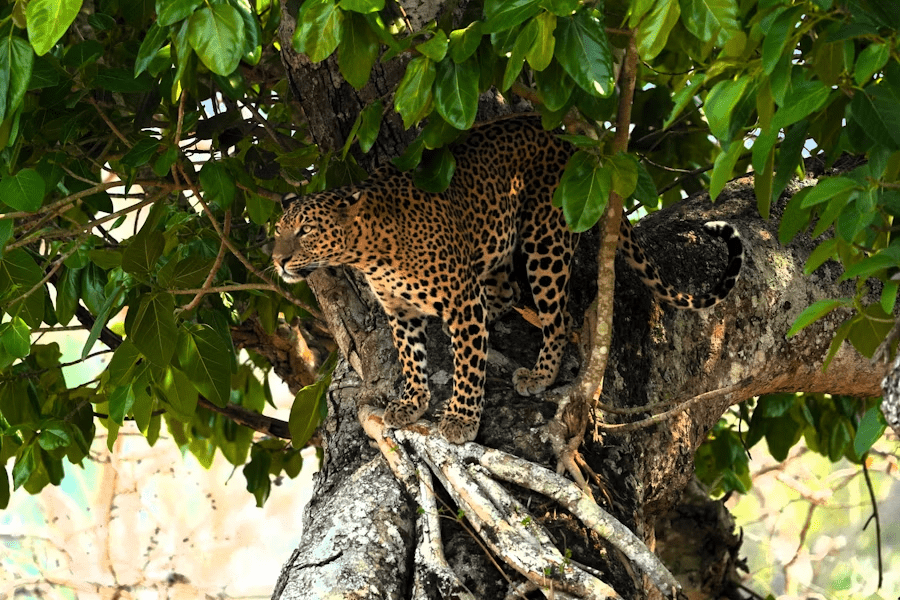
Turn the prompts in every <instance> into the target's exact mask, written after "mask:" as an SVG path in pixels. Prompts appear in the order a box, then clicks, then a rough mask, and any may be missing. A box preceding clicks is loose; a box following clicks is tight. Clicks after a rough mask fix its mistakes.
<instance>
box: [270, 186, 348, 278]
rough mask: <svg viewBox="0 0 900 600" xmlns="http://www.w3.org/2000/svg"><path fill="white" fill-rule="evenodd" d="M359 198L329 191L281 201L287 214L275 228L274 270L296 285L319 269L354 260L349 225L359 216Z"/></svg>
mask: <svg viewBox="0 0 900 600" xmlns="http://www.w3.org/2000/svg"><path fill="white" fill-rule="evenodd" d="M358 197H359V196H358V194H356V195H355V196H349V197H344V196H343V195H341V194H339V193H338V192H335V191H329V192H320V193H317V194H313V195H310V196H305V197H302V198H301V197H298V196H297V195H296V194H286V195H285V196H284V198H282V200H281V202H282V206H283V207H284V215H283V216H282V217H281V219H280V220H279V221H278V225H277V226H276V230H275V248H274V249H273V250H272V262H273V263H274V264H275V271H276V272H277V273H278V275H279V276H280V277H281V278H282V279H284V280H285V281H287V282H288V283H296V282H297V281H300V280H301V279H303V278H304V277H306V276H307V275H309V274H310V273H312V272H313V271H314V270H316V269H317V268H319V267H333V266H338V265H342V264H347V263H348V262H349V261H350V260H351V258H352V254H351V251H350V247H349V244H348V233H347V226H348V225H349V223H351V222H352V221H353V220H354V218H355V216H356V215H355V213H356V210H357V208H358V204H359V203H358V202H356V201H357V200H358Z"/></svg>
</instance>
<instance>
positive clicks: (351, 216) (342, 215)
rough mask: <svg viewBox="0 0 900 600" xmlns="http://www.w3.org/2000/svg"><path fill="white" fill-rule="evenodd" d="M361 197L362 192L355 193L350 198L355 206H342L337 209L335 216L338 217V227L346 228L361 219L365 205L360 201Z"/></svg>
mask: <svg viewBox="0 0 900 600" xmlns="http://www.w3.org/2000/svg"><path fill="white" fill-rule="evenodd" d="M361 195H362V192H359V191H357V192H354V193H353V194H351V195H350V198H352V199H353V204H350V205H349V206H342V207H340V208H338V209H337V211H336V215H335V216H336V217H337V223H338V225H340V226H341V227H346V226H347V225H349V224H350V223H352V222H353V221H355V220H356V219H358V218H359V213H360V211H361V209H362V205H363V203H362V202H361V201H360V197H361Z"/></svg>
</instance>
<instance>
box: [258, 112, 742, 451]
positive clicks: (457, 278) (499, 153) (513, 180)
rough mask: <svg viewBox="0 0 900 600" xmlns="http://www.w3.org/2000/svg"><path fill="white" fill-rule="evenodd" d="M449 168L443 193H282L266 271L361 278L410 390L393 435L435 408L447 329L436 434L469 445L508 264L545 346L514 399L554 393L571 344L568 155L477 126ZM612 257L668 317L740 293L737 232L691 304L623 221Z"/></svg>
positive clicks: (384, 172)
mask: <svg viewBox="0 0 900 600" xmlns="http://www.w3.org/2000/svg"><path fill="white" fill-rule="evenodd" d="M451 151H452V154H453V156H454V158H455V160H456V168H455V171H454V173H453V176H452V179H451V182H450V184H449V187H447V188H446V190H445V191H443V192H437V193H435V192H427V191H424V190H422V189H420V188H419V187H417V186H416V183H415V181H414V176H413V173H411V172H409V171H401V170H399V169H397V168H396V167H394V166H393V165H391V164H387V165H385V166H383V167H379V168H378V169H377V170H375V171H374V173H373V174H372V175H371V176H370V177H369V178H368V179H367V180H365V181H363V182H361V183H358V184H355V185H349V186H343V187H338V188H334V189H331V190H326V191H321V192H315V193H310V194H307V195H303V196H298V195H297V194H295V193H289V194H286V195H285V196H284V198H283V201H282V204H283V210H284V213H283V215H282V217H281V218H280V220H279V221H278V223H277V226H276V231H275V240H274V248H273V252H272V260H273V264H274V268H275V271H276V272H277V273H278V275H279V276H280V277H281V278H282V279H283V280H284V281H286V282H288V283H294V282H298V281H300V280H302V279H303V278H305V277H307V276H308V275H309V274H310V273H311V272H312V271H314V270H315V269H318V268H321V267H340V266H349V267H351V268H353V269H356V270H357V271H359V272H361V273H362V275H363V276H364V278H365V280H366V281H367V282H368V284H369V286H370V287H371V289H372V291H373V292H374V295H375V296H376V297H377V299H378V301H379V303H380V304H381V306H382V308H383V309H384V312H385V314H386V316H387V322H388V323H389V325H390V330H391V333H392V336H393V341H394V344H395V346H396V349H397V352H398V356H399V360H400V365H401V370H402V373H403V376H404V377H403V379H404V384H403V388H402V391H401V393H400V394H399V396H398V397H397V398H394V399H392V400H391V401H390V402H388V404H387V407H386V409H385V411H384V416H383V421H384V424H385V426H386V427H388V428H402V427H404V426H407V425H410V424H412V423H415V422H416V421H417V420H419V418H420V417H422V416H423V414H424V413H425V411H426V409H427V408H428V407H429V403H430V399H431V394H430V391H429V385H428V374H427V356H426V323H427V319H428V317H437V318H439V319H441V320H442V321H443V324H444V330H445V331H446V332H448V333H449V336H450V345H451V349H452V355H453V385H452V391H451V396H450V398H449V400H448V401H447V402H446V404H445V405H444V408H443V411H442V413H441V416H440V422H439V425H438V430H439V432H440V434H441V435H442V436H443V437H444V438H446V439H447V440H448V441H450V442H452V443H455V444H461V443H464V442H469V441H472V440H474V439H475V437H476V435H477V433H478V429H479V423H480V420H481V414H482V410H483V404H484V386H485V377H486V364H487V356H488V337H489V334H488V324H489V323H491V322H492V321H494V320H495V319H497V318H498V317H499V316H500V315H502V314H504V313H505V312H507V311H508V310H509V308H510V307H512V306H514V305H515V304H516V303H517V302H518V301H519V299H520V289H519V286H518V285H517V283H516V278H515V277H514V274H513V272H514V267H513V258H514V255H515V254H516V253H518V254H519V255H520V256H521V257H522V258H521V259H519V260H523V259H524V267H525V271H526V277H524V278H522V281H523V282H524V281H525V280H526V279H527V282H528V287H529V288H530V292H531V295H532V299H533V306H534V310H535V312H536V315H537V320H538V321H539V324H540V328H541V337H542V343H541V348H540V351H539V353H538V357H537V362H536V363H535V365H534V367H533V368H519V369H516V370H515V371H514V372H513V374H512V383H513V387H514V389H515V391H516V393H518V394H519V395H522V396H537V395H540V394H542V393H543V392H544V391H545V390H547V388H548V387H550V386H552V384H553V383H554V382H555V381H556V378H557V375H558V373H559V371H560V364H561V362H562V359H563V354H564V350H565V347H566V345H567V344H568V341H569V331H568V328H567V320H568V311H567V300H568V284H569V278H570V272H571V266H572V260H573V256H574V253H575V249H576V244H577V242H578V234H576V233H574V232H573V231H572V230H571V228H569V227H568V226H567V224H566V220H565V217H564V214H563V210H562V209H561V208H560V207H558V206H556V205H554V203H553V195H554V191H555V190H556V188H557V187H558V186H559V185H560V180H561V177H562V175H563V171H564V170H565V167H566V164H567V162H568V161H569V159H570V157H571V156H572V155H573V154H574V152H575V148H574V147H573V146H572V145H571V144H570V143H569V142H567V141H565V140H564V139H562V138H560V137H559V136H558V135H557V134H555V133H554V132H550V131H546V130H545V129H544V128H543V126H542V125H541V120H540V118H539V117H533V116H513V117H508V118H501V119H497V120H493V121H489V122H484V123H480V124H476V125H475V126H474V127H473V128H472V129H471V130H469V132H468V133H467V134H466V135H465V137H464V139H463V140H461V141H458V142H456V143H455V144H454V145H453V147H452V150H451ZM620 229H621V232H620V236H619V238H620V239H619V252H620V253H622V254H623V255H624V257H625V258H626V260H627V263H628V264H629V265H630V266H631V267H632V268H633V269H634V270H635V271H636V272H637V273H638V275H639V276H640V279H641V280H642V281H643V283H644V284H645V285H646V286H647V287H648V288H649V289H650V290H652V292H653V294H654V295H655V296H656V298H657V299H658V300H660V301H661V302H663V303H666V304H670V305H672V306H675V307H676V308H684V309H695V310H696V309H702V308H708V307H711V306H714V305H715V304H718V303H719V302H721V301H722V300H724V299H725V298H726V296H727V295H728V293H729V292H730V291H731V290H732V289H733V288H734V286H735V284H736V282H737V279H738V276H739V273H740V269H741V264H742V260H743V244H742V241H741V236H740V234H739V233H738V231H737V229H735V227H734V226H732V225H731V224H729V223H726V222H721V221H713V222H710V223H707V224H706V225H705V229H706V231H707V232H708V233H709V234H711V235H713V236H717V237H719V238H721V239H722V240H724V241H725V243H726V246H727V250H728V258H727V266H726V268H725V271H724V273H723V274H722V276H721V278H720V279H719V280H718V282H717V283H716V284H715V286H714V287H713V289H712V290H711V291H709V292H708V293H705V294H699V295H691V294H687V293H684V292H682V291H679V290H677V289H676V288H675V287H673V286H672V285H670V284H669V283H667V282H666V280H665V279H664V278H663V276H662V275H661V273H660V271H659V269H658V268H657V267H656V266H655V264H654V263H653V261H652V260H650V258H649V257H648V255H647V254H646V253H644V252H643V250H642V249H641V247H640V245H639V244H638V243H637V240H636V238H635V235H634V231H633V229H632V227H631V224H630V223H629V220H628V219H627V218H623V219H622V224H621V228H620Z"/></svg>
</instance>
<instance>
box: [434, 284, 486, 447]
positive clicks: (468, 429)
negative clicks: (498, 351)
mask: <svg viewBox="0 0 900 600" xmlns="http://www.w3.org/2000/svg"><path fill="white" fill-rule="evenodd" d="M471 287H474V286H471ZM459 298H460V300H461V301H460V302H459V303H458V306H457V307H455V308H454V309H452V310H451V311H450V312H449V314H448V319H447V325H448V328H449V329H450V340H451V345H452V347H453V396H452V397H451V398H450V400H449V402H447V406H446V407H445V409H444V413H443V415H441V423H440V432H441V435H443V436H444V437H445V438H446V439H447V440H448V441H450V442H453V443H454V444H462V443H463V442H470V441H472V440H474V439H475V436H476V434H477V433H478V424H479V422H480V420H481V410H482V407H483V404H484V379H485V370H486V368H487V344H488V332H487V311H486V309H485V306H484V299H483V297H482V294H481V293H480V292H479V291H476V290H474V289H470V290H469V291H468V292H466V291H463V293H462V294H461V295H460V296H459Z"/></svg>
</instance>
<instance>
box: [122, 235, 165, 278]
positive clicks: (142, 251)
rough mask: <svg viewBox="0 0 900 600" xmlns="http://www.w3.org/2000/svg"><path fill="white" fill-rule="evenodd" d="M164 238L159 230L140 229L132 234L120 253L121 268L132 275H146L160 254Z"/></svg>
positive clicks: (154, 265)
mask: <svg viewBox="0 0 900 600" xmlns="http://www.w3.org/2000/svg"><path fill="white" fill-rule="evenodd" d="M165 243H166V241H165V238H164V237H163V234H162V233H160V232H159V231H141V232H140V233H139V234H138V235H136V236H134V238H133V239H132V240H131V243H130V244H128V247H127V248H125V252H124V254H122V270H123V271H125V272H126V273H132V274H134V275H145V276H146V275H148V274H150V273H151V272H152V271H153V270H154V269H155V267H156V261H158V260H159V257H160V256H162V253H163V249H164V247H165Z"/></svg>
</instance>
